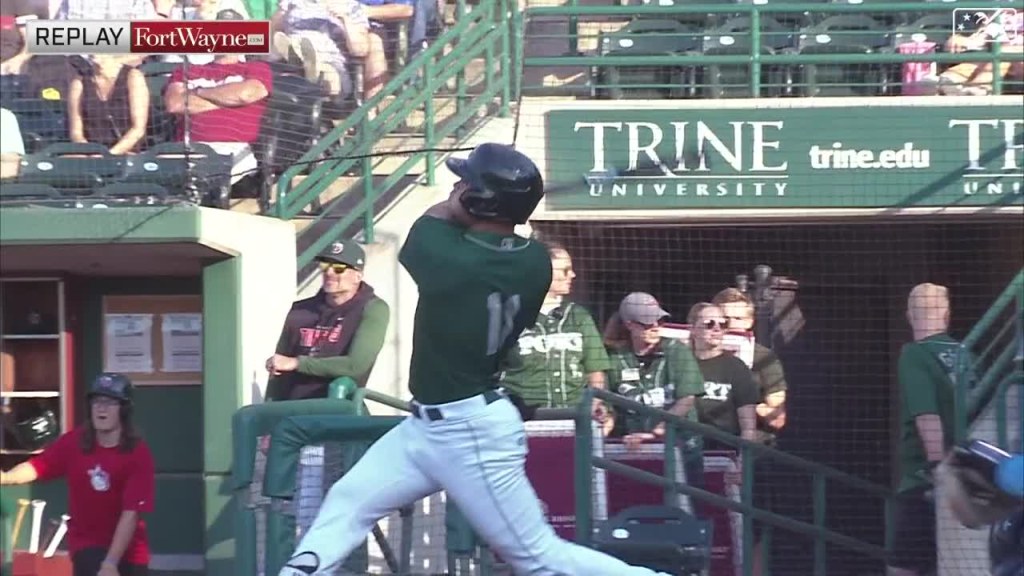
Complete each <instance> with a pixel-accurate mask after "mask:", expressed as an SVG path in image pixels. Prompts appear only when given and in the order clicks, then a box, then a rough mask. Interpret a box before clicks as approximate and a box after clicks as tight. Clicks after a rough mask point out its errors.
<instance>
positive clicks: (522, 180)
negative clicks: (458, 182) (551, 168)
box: [445, 143, 544, 224]
mask: <svg viewBox="0 0 1024 576" xmlns="http://www.w3.org/2000/svg"><path fill="white" fill-rule="evenodd" d="M445 164H446V165H447V166H448V169H449V170H451V171H452V172H454V173H455V174H456V175H457V176H459V178H461V179H462V180H463V181H465V182H466V183H467V184H469V189H468V190H466V191H465V192H463V194H462V196H461V197H460V198H459V201H460V202H461V204H462V207H463V208H465V209H466V212H469V213H470V214H471V215H473V216H475V217H476V218H479V219H481V220H498V221H501V222H510V223H513V224H525V223H526V221H527V220H528V219H529V218H530V214H533V211H534V209H536V208H537V204H539V203H540V199H541V198H542V197H543V196H544V179H543V178H542V177H541V175H540V170H538V169H537V165H536V164H534V163H533V161H532V160H530V159H529V158H528V157H527V156H526V155H525V154H523V153H522V152H517V151H516V150H515V149H513V148H512V147H511V146H506V145H504V144H493V143H487V144H481V145H480V146H477V147H476V148H475V149H474V150H473V152H471V153H470V155H469V158H466V159H462V158H449V159H448V160H447V161H446V162H445Z"/></svg>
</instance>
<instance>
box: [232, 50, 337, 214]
mask: <svg viewBox="0 0 1024 576" xmlns="http://www.w3.org/2000/svg"><path fill="white" fill-rule="evenodd" d="M278 70H279V69H278ZM278 70H275V72H278ZM326 100H327V97H326V96H325V94H324V92H323V90H321V88H320V86H318V85H316V84H314V83H312V82H309V81H308V80H306V79H305V78H304V77H302V76H300V75H295V74H289V73H279V72H278V73H275V74H274V87H273V90H271V95H270V101H269V102H268V105H267V109H266V111H265V112H264V113H263V122H262V128H261V130H260V139H259V142H258V143H257V144H256V146H255V148H254V150H253V153H254V154H255V155H256V159H257V161H258V162H259V165H260V171H259V173H258V174H257V175H256V178H257V180H258V182H257V183H256V184H257V187H258V195H259V199H260V208H261V209H262V210H264V211H265V210H266V209H267V208H269V204H270V195H271V191H272V190H273V187H274V184H275V183H276V181H277V177H278V176H279V175H280V174H281V173H283V172H284V171H285V170H287V169H288V168H290V167H291V166H292V165H293V164H295V162H297V161H298V160H299V158H301V157H302V155H303V154H305V153H306V152H308V151H309V149H310V148H312V147H313V146H316V144H317V142H319V140H320V136H322V135H323V133H324V132H325V131H326V130H328V129H330V128H331V124H330V122H329V121H327V120H326V119H325V118H323V114H322V110H323V106H324V103H325V102H326ZM250 180H251V179H250Z"/></svg>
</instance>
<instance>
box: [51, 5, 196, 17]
mask: <svg viewBox="0 0 1024 576" xmlns="http://www.w3.org/2000/svg"><path fill="white" fill-rule="evenodd" d="M175 4H177V1H176V0H60V4H59V8H58V9H57V12H56V14H55V19H56V20H157V19H160V18H169V17H170V15H171V10H172V9H173V8H174V5H175Z"/></svg>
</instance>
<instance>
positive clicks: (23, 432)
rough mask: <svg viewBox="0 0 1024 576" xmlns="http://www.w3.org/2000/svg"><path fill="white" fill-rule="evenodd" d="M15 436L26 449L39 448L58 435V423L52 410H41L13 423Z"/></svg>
mask: <svg viewBox="0 0 1024 576" xmlns="http://www.w3.org/2000/svg"><path fill="white" fill-rule="evenodd" d="M14 432H15V438H17V440H18V444H20V445H21V447H22V448H24V449H26V450H39V449H40V448H42V447H43V446H46V445H47V444H49V443H50V442H52V441H53V440H55V439H56V438H57V436H59V435H60V425H59V424H58V423H57V415H56V414H54V412H53V410H43V411H42V412H41V413H39V414H38V415H37V416H33V417H32V418H28V419H26V420H22V421H21V422H18V423H17V424H15V425H14Z"/></svg>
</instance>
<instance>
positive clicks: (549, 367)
mask: <svg viewBox="0 0 1024 576" xmlns="http://www.w3.org/2000/svg"><path fill="white" fill-rule="evenodd" d="M609 368H611V363H610V362H609V361H608V352H607V351H606V350H605V348H604V344H603V343H602V342H601V335H600V334H599V333H598V332H597V326H596V325H595V324H594V319H593V317H592V316H591V315H590V312H587V309H586V308H584V307H582V306H580V305H578V304H574V303H572V302H568V303H564V304H562V305H560V306H558V307H557V308H555V309H553V310H550V311H549V312H548V313H547V314H545V313H543V312H542V313H541V314H540V315H539V316H538V317H537V323H536V324H534V325H533V326H531V327H529V328H527V329H526V330H524V331H523V333H522V334H520V336H519V340H518V342H517V343H516V345H515V346H514V347H513V348H512V350H511V351H510V352H509V355H508V357H507V358H506V359H505V371H504V373H503V374H502V385H504V386H507V387H508V388H509V389H510V390H512V391H514V392H516V393H518V394H519V395H520V396H522V397H523V400H525V401H526V403H527V404H535V405H538V406H543V407H545V408H567V407H570V406H575V405H576V404H578V403H579V401H580V398H581V397H582V396H583V390H584V389H585V388H586V387H587V385H588V381H587V376H588V374H592V373H594V372H604V371H606V370H608V369H609Z"/></svg>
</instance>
